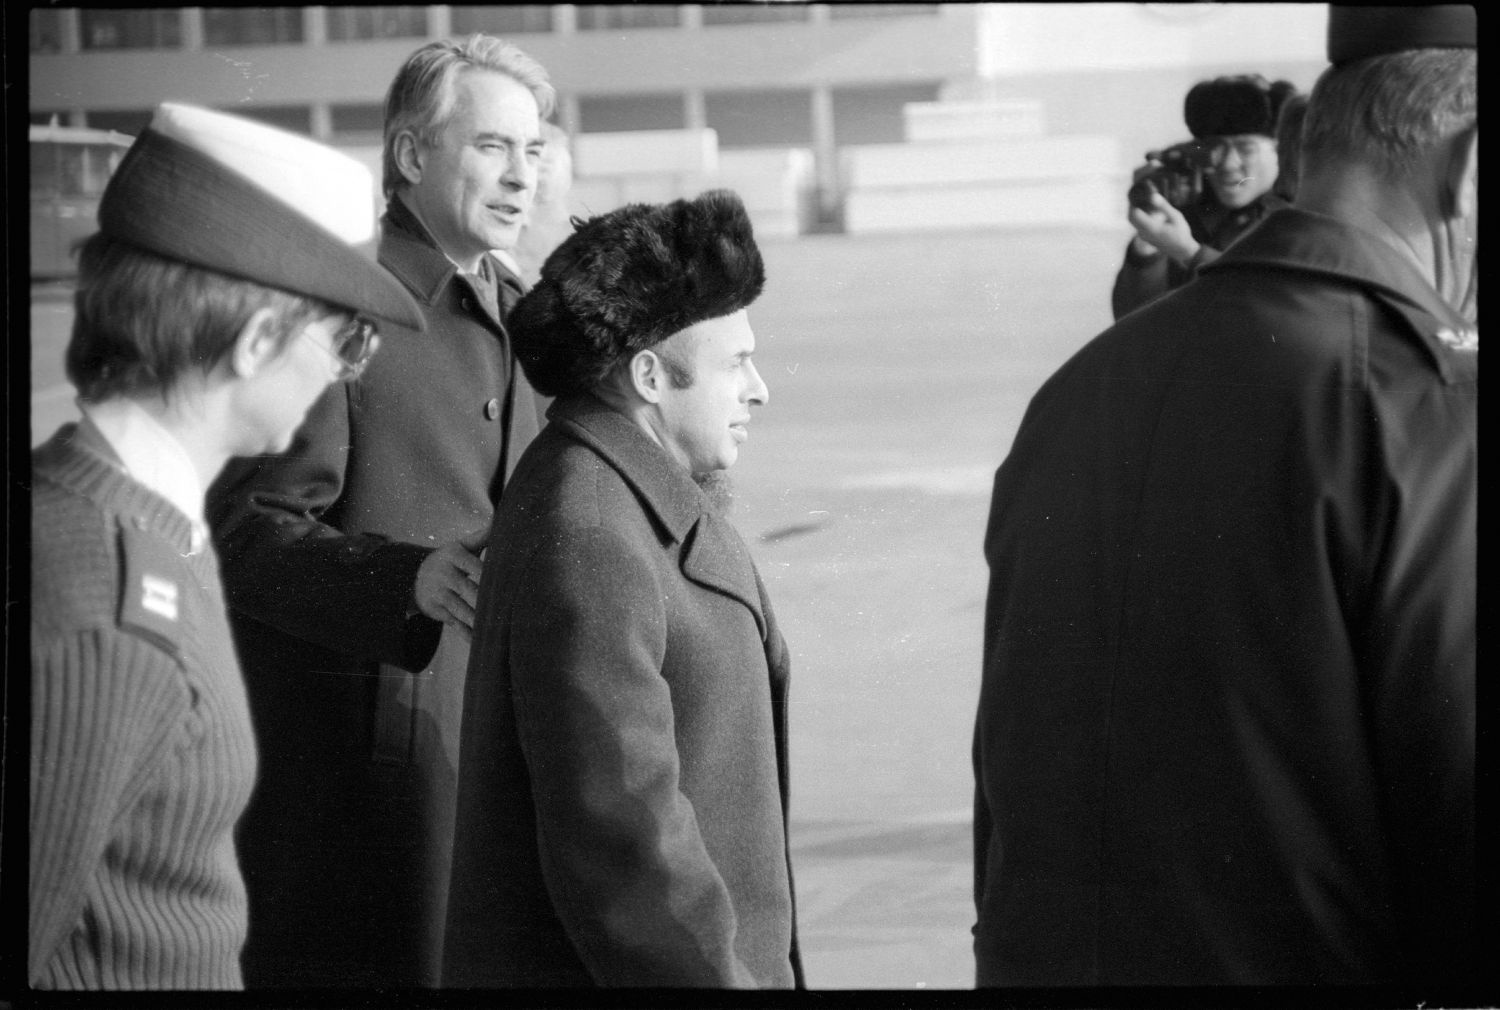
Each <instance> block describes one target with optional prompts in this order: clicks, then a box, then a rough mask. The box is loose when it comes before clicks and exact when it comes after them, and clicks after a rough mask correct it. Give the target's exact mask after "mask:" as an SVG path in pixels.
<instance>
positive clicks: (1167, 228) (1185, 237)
mask: <svg viewBox="0 0 1500 1010" xmlns="http://www.w3.org/2000/svg"><path fill="white" fill-rule="evenodd" d="M1151 208H1152V209H1151V210H1142V209H1141V208H1139V207H1131V208H1130V212H1129V214H1128V217H1129V218H1130V224H1131V226H1132V227H1133V228H1135V233H1136V237H1135V238H1134V239H1132V241H1133V242H1135V243H1136V247H1137V250H1138V251H1139V250H1140V246H1141V245H1142V244H1145V245H1149V246H1150V247H1151V248H1154V249H1159V250H1161V251H1162V252H1164V253H1166V254H1167V255H1168V256H1170V257H1172V259H1174V260H1176V261H1177V263H1178V264H1180V265H1181V266H1187V265H1188V263H1189V262H1190V261H1191V260H1192V258H1193V256H1194V255H1196V254H1197V252H1198V240H1197V239H1195V238H1193V230H1192V228H1191V227H1190V226H1189V225H1188V222H1187V218H1185V217H1183V216H1182V211H1180V210H1178V209H1177V208H1176V207H1173V206H1172V205H1171V204H1170V203H1168V202H1167V201H1166V198H1165V197H1163V196H1162V195H1161V194H1160V193H1152V194H1151Z"/></svg>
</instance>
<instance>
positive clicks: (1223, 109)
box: [1182, 74, 1297, 138]
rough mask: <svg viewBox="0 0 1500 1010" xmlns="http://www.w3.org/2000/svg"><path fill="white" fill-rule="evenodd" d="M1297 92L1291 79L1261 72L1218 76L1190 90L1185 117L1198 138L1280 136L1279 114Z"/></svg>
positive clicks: (1184, 104)
mask: <svg viewBox="0 0 1500 1010" xmlns="http://www.w3.org/2000/svg"><path fill="white" fill-rule="evenodd" d="M1296 93H1297V87H1296V85H1294V84H1292V83H1291V82H1290V81H1277V82H1276V83H1275V84H1272V83H1271V82H1269V81H1267V80H1266V79H1265V78H1264V77H1262V76H1261V75H1260V74H1244V75H1240V76H1236V77H1215V78H1214V79H1213V80H1211V81H1200V82H1199V83H1197V84H1195V85H1193V87H1192V90H1190V91H1189V92H1188V93H1187V99H1186V101H1184V102H1183V105H1182V118H1183V120H1184V121H1185V122H1186V123H1187V128H1188V132H1190V133H1191V134H1192V135H1193V136H1194V137H1198V138H1203V137H1227V136H1231V135H1234V134H1238V133H1259V134H1262V135H1263V136H1267V137H1274V136H1276V117H1277V116H1278V115H1280V113H1281V106H1282V103H1284V102H1285V101H1286V100H1287V99H1288V98H1290V97H1291V96H1292V95H1295V94H1296Z"/></svg>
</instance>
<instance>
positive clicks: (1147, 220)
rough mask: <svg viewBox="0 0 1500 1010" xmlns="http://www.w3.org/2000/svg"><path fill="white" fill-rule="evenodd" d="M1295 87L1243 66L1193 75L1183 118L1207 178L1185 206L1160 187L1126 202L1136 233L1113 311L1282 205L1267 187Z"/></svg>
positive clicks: (1178, 281)
mask: <svg viewBox="0 0 1500 1010" xmlns="http://www.w3.org/2000/svg"><path fill="white" fill-rule="evenodd" d="M1296 90H1297V89H1296V88H1295V87H1294V86H1293V85H1292V84H1291V83H1290V82H1288V81H1276V82H1275V83H1274V84H1273V83H1271V82H1270V81H1267V80H1266V79H1265V78H1264V77H1262V76H1260V75H1259V74H1243V75H1238V76H1233V77H1216V78H1214V79H1213V80H1209V81H1200V82H1199V83H1197V84H1195V85H1193V87H1192V89H1191V90H1189V91H1188V93H1187V98H1186V99H1185V100H1184V102H1183V110H1182V113H1183V119H1184V121H1186V123H1187V128H1188V132H1190V133H1191V134H1192V135H1193V140H1194V141H1195V142H1196V143H1195V144H1194V145H1193V146H1192V147H1191V148H1190V149H1191V150H1192V151H1193V157H1195V158H1197V159H1200V160H1201V167H1202V171H1203V181H1204V182H1205V183H1206V185H1205V186H1204V187H1203V190H1202V192H1200V193H1199V194H1198V196H1197V198H1196V199H1194V200H1193V201H1192V202H1191V203H1188V204H1187V205H1186V206H1184V207H1180V208H1179V207H1174V206H1173V205H1172V204H1171V203H1170V202H1168V200H1167V198H1166V197H1165V196H1164V195H1162V194H1161V193H1154V194H1152V196H1151V201H1150V202H1151V205H1150V207H1149V208H1143V207H1138V206H1131V208H1130V210H1129V211H1128V215H1127V216H1128V217H1129V218H1130V224H1131V225H1132V227H1134V228H1135V231H1136V234H1135V236H1134V237H1133V238H1132V239H1131V240H1130V245H1129V246H1128V247H1127V249H1126V250H1125V263H1124V264H1123V265H1122V266H1121V267H1120V272H1119V273H1118V274H1117V275H1116V276H1115V286H1114V290H1113V291H1112V292H1111V293H1110V305H1111V307H1112V308H1113V309H1114V314H1115V318H1116V319H1119V318H1120V317H1121V316H1123V315H1124V314H1125V313H1127V312H1129V311H1131V310H1132V309H1136V308H1139V307H1140V306H1142V305H1144V304H1146V303H1147V302H1149V301H1151V300H1152V299H1153V298H1157V297H1159V296H1160V295H1163V294H1166V293H1167V292H1168V291H1171V290H1173V289H1174V288H1179V287H1181V286H1182V285H1184V284H1186V283H1187V282H1188V281H1190V280H1192V278H1193V274H1194V272H1195V271H1196V270H1197V269H1198V268H1199V267H1201V266H1202V265H1203V264H1205V263H1212V262H1213V261H1214V259H1216V258H1217V257H1218V255H1219V253H1220V252H1222V251H1223V250H1224V249H1225V248H1226V247H1227V246H1228V245H1229V243H1231V242H1233V241H1234V240H1235V239H1237V238H1239V237H1240V236H1241V235H1243V234H1244V233H1245V232H1247V231H1249V230H1250V229H1251V228H1252V227H1253V226H1254V225H1255V224H1256V223H1257V222H1259V221H1260V219H1261V218H1263V217H1265V216H1266V214H1267V213H1269V212H1270V211H1272V210H1275V209H1276V208H1277V207H1283V206H1285V205H1286V201H1284V200H1282V199H1281V197H1279V196H1278V195H1276V194H1275V192H1273V187H1274V186H1275V184H1276V176H1277V171H1278V162H1277V157H1276V122H1277V117H1278V116H1279V115H1280V112H1281V107H1282V105H1284V104H1285V103H1286V100H1287V99H1288V98H1290V97H1292V96H1293V95H1295V94H1296Z"/></svg>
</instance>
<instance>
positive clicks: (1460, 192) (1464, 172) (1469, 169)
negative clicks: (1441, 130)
mask: <svg viewBox="0 0 1500 1010" xmlns="http://www.w3.org/2000/svg"><path fill="white" fill-rule="evenodd" d="M1478 200H1479V124H1478V123H1476V124H1474V125H1473V126H1472V127H1470V128H1469V129H1467V130H1465V131H1464V132H1463V133H1461V134H1459V135H1458V136H1457V137H1454V138H1453V142H1452V144H1451V146H1450V147H1449V148H1448V164H1447V170H1446V172H1444V177H1443V216H1444V217H1446V218H1448V219H1449V220H1450V221H1459V220H1463V219H1465V218H1467V217H1469V216H1470V215H1472V214H1474V213H1475V211H1476V210H1478V208H1477V207H1476V206H1475V204H1476V203H1477V202H1478Z"/></svg>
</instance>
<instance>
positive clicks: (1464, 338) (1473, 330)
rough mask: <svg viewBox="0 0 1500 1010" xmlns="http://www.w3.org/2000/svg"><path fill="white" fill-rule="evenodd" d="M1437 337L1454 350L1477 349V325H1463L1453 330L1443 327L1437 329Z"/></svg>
mask: <svg viewBox="0 0 1500 1010" xmlns="http://www.w3.org/2000/svg"><path fill="white" fill-rule="evenodd" d="M1437 338H1438V339H1439V340H1441V341H1442V342H1443V343H1444V344H1445V345H1446V346H1448V347H1451V348H1453V349H1454V350H1455V351H1478V350H1479V327H1477V326H1475V327H1464V328H1463V329H1459V330H1453V329H1448V328H1446V327H1445V328H1444V329H1441V330H1438V331H1437Z"/></svg>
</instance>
